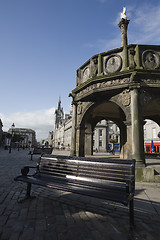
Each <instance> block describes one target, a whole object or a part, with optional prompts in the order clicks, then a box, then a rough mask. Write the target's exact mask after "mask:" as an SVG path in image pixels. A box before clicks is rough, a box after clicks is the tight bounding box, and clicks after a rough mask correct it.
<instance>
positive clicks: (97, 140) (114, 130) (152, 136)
mask: <svg viewBox="0 0 160 240" xmlns="http://www.w3.org/2000/svg"><path fill="white" fill-rule="evenodd" d="M54 116H55V118H54V119H55V123H54V131H53V132H51V136H52V138H51V137H50V146H51V145H52V146H53V147H54V148H56V149H67V150H70V146H71V131H72V111H71V112H70V114H64V112H63V108H62V107H61V101H60V100H59V102H58V108H57V109H56V110H55V114H54ZM64 116H65V117H64ZM159 132H160V126H159V125H158V124H157V123H155V122H154V121H151V120H146V123H145V125H144V148H145V152H150V151H151V141H153V142H154V147H155V152H160V138H159V137H158V133H159ZM113 145H114V148H115V151H116V152H120V129H119V127H118V126H117V125H116V124H115V123H114V122H112V121H110V120H101V121H99V122H98V123H97V125H96V127H95V128H94V131H93V151H94V152H110V150H111V149H113Z"/></svg>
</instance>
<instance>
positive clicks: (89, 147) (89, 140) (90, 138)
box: [85, 124, 93, 156]
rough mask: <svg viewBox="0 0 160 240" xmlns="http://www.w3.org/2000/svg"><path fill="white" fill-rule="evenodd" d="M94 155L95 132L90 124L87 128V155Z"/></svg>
mask: <svg viewBox="0 0 160 240" xmlns="http://www.w3.org/2000/svg"><path fill="white" fill-rule="evenodd" d="M86 155H93V132H92V127H91V125H90V124H87V127H86V129H85V156H86Z"/></svg>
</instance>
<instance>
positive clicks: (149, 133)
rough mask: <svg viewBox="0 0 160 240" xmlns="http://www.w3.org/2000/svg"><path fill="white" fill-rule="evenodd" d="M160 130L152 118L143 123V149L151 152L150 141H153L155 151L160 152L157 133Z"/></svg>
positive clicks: (159, 140) (159, 141) (159, 139)
mask: <svg viewBox="0 0 160 240" xmlns="http://www.w3.org/2000/svg"><path fill="white" fill-rule="evenodd" d="M159 132H160V126H159V125H158V124H157V123H155V122H153V121H152V120H146V124H145V125H144V144H145V151H146V152H151V141H153V143H154V147H155V150H154V151H155V152H160V138H159V137H158V133H159Z"/></svg>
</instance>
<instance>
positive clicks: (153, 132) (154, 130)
mask: <svg viewBox="0 0 160 240" xmlns="http://www.w3.org/2000/svg"><path fill="white" fill-rule="evenodd" d="M152 137H153V138H157V134H156V128H152Z"/></svg>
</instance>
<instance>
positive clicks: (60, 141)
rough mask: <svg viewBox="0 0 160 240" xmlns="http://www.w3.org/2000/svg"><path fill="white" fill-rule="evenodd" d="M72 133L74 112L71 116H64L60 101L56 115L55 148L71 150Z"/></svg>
mask: <svg viewBox="0 0 160 240" xmlns="http://www.w3.org/2000/svg"><path fill="white" fill-rule="evenodd" d="M71 131H72V111H70V114H64V111H63V108H62V107H61V100H60V99H59V102H58V108H57V109H56V110H55V113H54V132H53V144H52V146H53V148H56V149H68V150H70V145H71Z"/></svg>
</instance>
